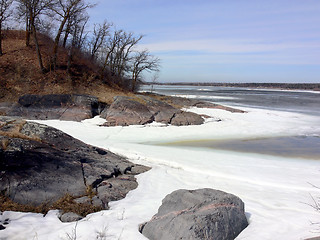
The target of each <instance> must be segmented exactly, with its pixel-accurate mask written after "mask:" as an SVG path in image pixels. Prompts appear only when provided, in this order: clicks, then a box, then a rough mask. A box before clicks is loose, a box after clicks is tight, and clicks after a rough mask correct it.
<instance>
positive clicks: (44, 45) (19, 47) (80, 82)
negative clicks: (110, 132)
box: [0, 30, 133, 104]
mask: <svg viewBox="0 0 320 240" xmlns="http://www.w3.org/2000/svg"><path fill="white" fill-rule="evenodd" d="M4 36H5V38H4V40H3V52H4V55H2V56H0V82H1V85H0V101H10V102H15V101H17V100H18V98H19V97H20V96H22V95H24V94H40V95H45V94H87V95H94V96H97V97H98V98H99V100H100V101H102V102H105V103H107V104H110V103H111V102H112V101H113V97H114V96H117V95H123V96H133V94H132V93H130V92H126V91H124V90H122V89H121V88H120V87H118V86H117V85H116V84H114V83H112V81H110V82H109V84H106V83H102V80H100V79H99V75H100V74H99V69H98V67H97V65H96V64H95V63H94V62H92V61H91V60H90V59H88V58H87V57H86V56H83V55H82V54H80V53H76V54H75V56H74V64H73V67H72V69H71V72H72V73H71V74H68V73H67V71H66V66H67V50H66V49H64V48H62V47H61V48H60V49H59V52H58V56H59V62H58V67H57V69H56V71H51V72H50V71H49V72H47V73H45V74H42V73H41V72H40V70H39V66H38V61H37V56H36V51H35V47H34V44H33V42H32V41H31V45H30V47H26V46H25V40H24V38H25V32H24V31H16V30H10V31H4ZM39 42H40V48H41V53H42V57H43V62H44V65H45V66H46V67H47V68H48V69H49V62H50V55H51V52H52V45H53V41H52V39H50V38H48V37H46V36H44V35H41V34H39Z"/></svg>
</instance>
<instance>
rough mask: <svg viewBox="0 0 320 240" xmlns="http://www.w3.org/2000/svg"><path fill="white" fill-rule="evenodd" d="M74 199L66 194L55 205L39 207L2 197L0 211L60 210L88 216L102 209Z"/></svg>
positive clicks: (0, 197) (44, 211)
mask: <svg viewBox="0 0 320 240" xmlns="http://www.w3.org/2000/svg"><path fill="white" fill-rule="evenodd" d="M74 199H75V198H74V197H73V196H71V195H69V194H66V195H65V196H63V197H62V198H60V199H59V200H58V201H56V202H54V203H48V202H47V203H42V204H41V205H38V206H33V205H24V204H19V203H16V202H14V201H12V200H11V199H10V198H8V197H6V196H4V195H0V211H17V212H37V213H43V214H46V213H47V212H48V211H49V210H55V209H59V210H61V211H63V212H74V213H76V214H78V215H80V216H86V215H88V214H90V213H93V212H98V211H101V210H102V208H101V207H96V206H93V205H91V204H85V203H76V202H75V201H74Z"/></svg>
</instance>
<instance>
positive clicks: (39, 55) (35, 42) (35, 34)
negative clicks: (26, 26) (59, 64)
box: [32, 24, 46, 73]
mask: <svg viewBox="0 0 320 240" xmlns="http://www.w3.org/2000/svg"><path fill="white" fill-rule="evenodd" d="M32 35H33V40H34V44H35V46H36V52H37V57H38V62H39V67H40V70H41V72H42V73H45V72H46V69H45V68H44V66H43V63H42V57H41V52H40V47H39V42H38V38H37V32H36V28H35V26H34V24H32Z"/></svg>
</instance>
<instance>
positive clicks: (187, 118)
mask: <svg viewBox="0 0 320 240" xmlns="http://www.w3.org/2000/svg"><path fill="white" fill-rule="evenodd" d="M203 122H204V120H203V118H202V117H201V116H200V115H198V114H196V113H192V112H183V111H181V112H178V113H176V114H174V116H173V118H172V120H171V124H172V125H176V126H185V125H200V124H203Z"/></svg>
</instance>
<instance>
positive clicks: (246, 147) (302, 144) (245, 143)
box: [163, 136, 320, 160]
mask: <svg viewBox="0 0 320 240" xmlns="http://www.w3.org/2000/svg"><path fill="white" fill-rule="evenodd" d="M163 145H170V146H181V147H196V148H197V147H201V148H211V149H212V148H213V149H222V150H228V151H236V152H247V153H248V152H249V153H259V154H268V155H275V156H282V157H295V158H307V159H315V160H320V137H310V136H309V137H306V136H304V137H277V138H259V139H240V140H239V139H237V140H200V141H181V142H171V143H165V144H163Z"/></svg>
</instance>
